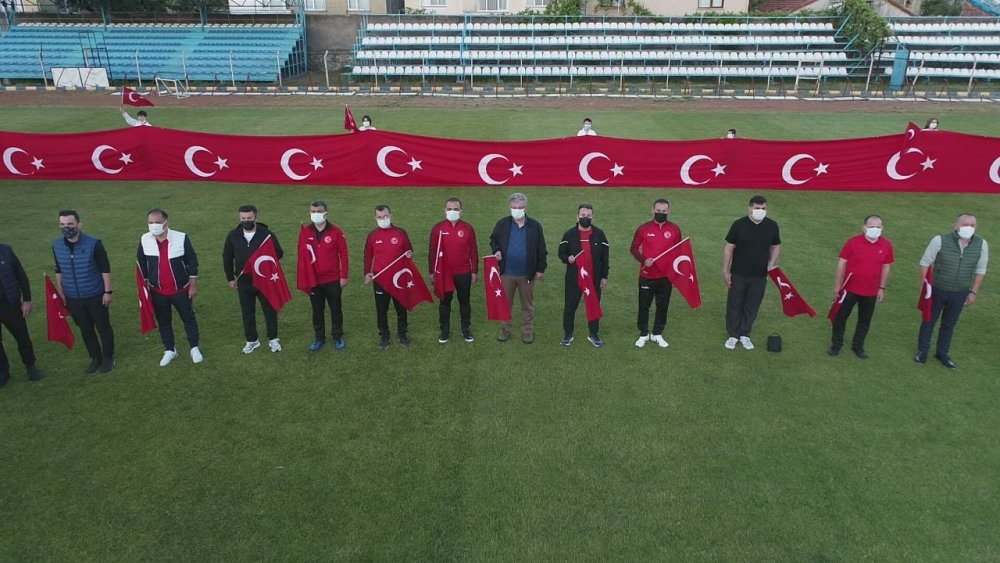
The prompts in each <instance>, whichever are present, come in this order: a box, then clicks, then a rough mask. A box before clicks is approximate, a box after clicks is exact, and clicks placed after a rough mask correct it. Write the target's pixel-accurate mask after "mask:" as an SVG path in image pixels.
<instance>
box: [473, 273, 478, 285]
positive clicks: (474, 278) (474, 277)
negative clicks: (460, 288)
mask: <svg viewBox="0 0 1000 563" xmlns="http://www.w3.org/2000/svg"><path fill="white" fill-rule="evenodd" d="M477 279H479V275H478V274H476V273H475V272H473V274H472V283H476V280H477Z"/></svg>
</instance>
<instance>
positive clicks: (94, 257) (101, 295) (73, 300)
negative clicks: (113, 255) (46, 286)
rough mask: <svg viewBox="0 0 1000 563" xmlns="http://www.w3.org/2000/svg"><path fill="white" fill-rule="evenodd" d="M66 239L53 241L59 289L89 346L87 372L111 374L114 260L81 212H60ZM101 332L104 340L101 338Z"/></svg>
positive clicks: (112, 363)
mask: <svg viewBox="0 0 1000 563" xmlns="http://www.w3.org/2000/svg"><path fill="white" fill-rule="evenodd" d="M59 229H60V230H62V235H63V236H62V238H59V239H56V240H54V241H53V242H52V255H53V257H54V258H55V262H56V264H55V272H56V290H57V291H58V292H59V296H60V297H61V298H62V299H63V300H64V301H65V302H66V308H67V309H69V314H70V315H71V316H72V317H73V322H75V323H76V326H78V327H80V335H81V336H82V337H83V342H84V343H85V344H86V345H87V353H88V354H89V355H90V365H89V366H87V369H86V370H85V371H84V372H85V373H88V374H90V373H94V372H97V371H99V372H101V373H108V372H110V371H111V370H112V369H114V367H115V333H114V331H113V330H112V328H111V312H110V307H111V294H112V290H111V262H110V261H109V260H108V253H107V251H105V250H104V244H103V243H102V242H101V241H100V239H98V238H95V237H92V236H90V235H88V234H85V233H84V232H83V222H81V221H80V214H79V213H77V212H76V211H73V210H72V209H67V210H64V211H60V212H59ZM98 334H100V340H98Z"/></svg>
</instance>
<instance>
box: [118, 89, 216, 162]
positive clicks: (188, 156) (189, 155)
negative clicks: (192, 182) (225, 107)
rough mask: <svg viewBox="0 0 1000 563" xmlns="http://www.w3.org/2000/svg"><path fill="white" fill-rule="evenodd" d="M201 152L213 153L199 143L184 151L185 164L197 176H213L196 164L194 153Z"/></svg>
mask: <svg viewBox="0 0 1000 563" xmlns="http://www.w3.org/2000/svg"><path fill="white" fill-rule="evenodd" d="M129 95H131V94H129ZM200 152H207V153H208V154H212V151H210V150H208V149H206V148H205V147H201V146H198V145H194V146H190V147H188V150H186V151H184V164H187V167H188V170H190V171H191V173H192V174H194V175H195V176H201V177H202V178H211V177H212V176H215V172H214V171H213V172H205V171H204V170H202V169H200V168H198V167H197V166H196V165H195V163H194V155H196V154H198V153H200Z"/></svg>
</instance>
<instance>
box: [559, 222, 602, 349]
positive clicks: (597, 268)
mask: <svg viewBox="0 0 1000 563" xmlns="http://www.w3.org/2000/svg"><path fill="white" fill-rule="evenodd" d="M610 249H611V246H610V245H609V244H608V237H607V236H606V235H605V234H604V231H602V230H601V229H599V228H597V227H595V226H594V206H593V205H591V204H589V203H581V204H580V205H579V206H578V207H577V210H576V225H574V226H573V227H572V228H570V229H569V230H568V231H566V232H565V233H563V236H562V240H560V241H559V259H560V260H562V261H563V263H564V264H566V294H565V300H564V303H563V338H562V340H560V341H559V343H560V344H562V345H563V346H569V345H571V344H572V343H573V332H574V326H573V325H574V324H575V322H574V321H575V319H576V310H577V308H579V306H580V299H581V298H582V297H583V293H582V292H581V291H580V282H579V275H580V272H579V264H580V262H583V263H587V264H591V273H590V275H592V276H593V278H592V279H593V280H594V289H595V290H596V291H597V299H598V301H599V300H600V299H601V293H602V292H603V290H604V288H605V287H607V285H608V269H609V264H610V262H611V261H610V258H609V254H610ZM600 323H601V321H600V320H599V319H598V320H593V321H589V322H588V323H587V330H588V336H587V340H588V341H590V343H591V344H593V345H594V347H596V348H601V347H602V346H604V341H603V340H601V336H600V334H599V331H600V328H601V324H600Z"/></svg>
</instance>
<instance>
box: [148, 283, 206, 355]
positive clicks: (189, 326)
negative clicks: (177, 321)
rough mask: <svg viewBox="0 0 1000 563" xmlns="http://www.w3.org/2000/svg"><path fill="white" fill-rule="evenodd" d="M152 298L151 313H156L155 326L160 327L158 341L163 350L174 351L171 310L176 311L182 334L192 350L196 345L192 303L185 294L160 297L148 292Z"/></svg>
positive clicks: (195, 321)
mask: <svg viewBox="0 0 1000 563" xmlns="http://www.w3.org/2000/svg"><path fill="white" fill-rule="evenodd" d="M149 293H150V295H151V296H152V298H153V312H154V313H156V324H158V325H160V340H162V341H163V349H164V350H176V348H175V344H174V316H173V314H172V313H173V311H171V309H177V314H178V315H179V316H180V317H181V321H182V322H183V323H184V333H185V334H186V335H187V341H188V344H190V345H191V347H192V348H194V347H195V346H197V345H198V321H197V320H196V319H195V317H194V303H192V302H191V298H190V297H188V294H187V292H186V291H185V292H182V293H178V294H177V295H160V294H159V293H156V292H155V291H150V292H149Z"/></svg>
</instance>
